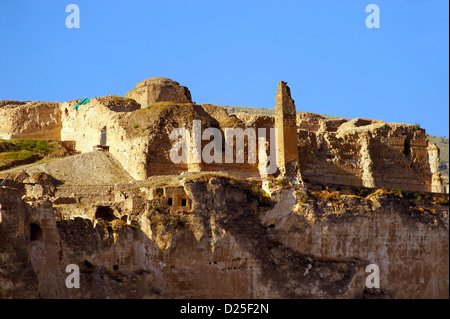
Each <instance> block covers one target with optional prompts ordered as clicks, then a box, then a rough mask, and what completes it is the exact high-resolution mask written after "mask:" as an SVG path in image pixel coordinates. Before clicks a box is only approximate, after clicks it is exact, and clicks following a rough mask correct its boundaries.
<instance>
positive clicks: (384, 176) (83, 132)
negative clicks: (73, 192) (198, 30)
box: [0, 77, 443, 192]
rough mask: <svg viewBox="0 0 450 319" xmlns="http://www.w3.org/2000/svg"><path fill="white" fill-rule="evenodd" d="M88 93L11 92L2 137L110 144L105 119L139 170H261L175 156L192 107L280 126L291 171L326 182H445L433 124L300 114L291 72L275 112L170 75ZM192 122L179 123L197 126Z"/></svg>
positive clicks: (216, 123)
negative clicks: (194, 89) (243, 107)
mask: <svg viewBox="0 0 450 319" xmlns="http://www.w3.org/2000/svg"><path fill="white" fill-rule="evenodd" d="M78 102H79V100H75V101H68V102H64V103H56V102H16V101H3V102H1V103H2V107H1V108H0V138H3V139H12V138H36V139H57V140H62V141H66V142H68V143H72V145H73V146H74V148H75V149H76V150H77V151H80V152H91V151H92V150H93V147H95V146H97V145H99V144H100V130H101V127H106V136H107V137H106V141H105V143H106V145H105V146H108V148H109V152H110V153H111V155H113V156H114V157H115V158H116V159H117V160H118V161H119V162H120V164H121V165H122V166H123V167H124V168H125V169H126V171H127V172H128V173H129V174H130V175H131V176H132V177H133V178H135V179H137V180H145V179H147V178H148V177H150V176H153V175H165V174H180V173H182V172H198V171H224V172H228V173H229V174H230V175H233V176H237V177H242V178H246V177H258V176H260V173H259V170H258V165H257V164H252V163H247V162H246V163H234V164H230V163H225V161H222V163H211V164H206V163H199V164H195V163H180V164H174V163H172V161H171V160H170V156H169V150H170V148H171V146H172V145H173V144H174V141H171V140H170V139H169V135H170V130H169V129H173V128H174V127H175V126H174V125H173V124H175V123H176V121H177V117H179V114H180V115H181V114H182V113H186V112H190V113H191V114H190V118H189V119H201V120H202V127H207V126H208V125H209V126H213V127H218V128H220V129H221V130H222V131H223V129H224V128H226V127H228V126H231V127H243V128H246V127H253V128H255V129H259V128H266V129H269V128H271V127H276V128H278V132H280V133H279V134H278V137H277V138H278V140H277V142H278V143H277V145H278V149H277V150H276V151H277V161H278V163H277V165H278V168H279V170H280V173H281V174H282V175H286V174H287V175H288V176H290V175H298V177H299V178H300V180H302V179H305V180H310V181H316V182H321V183H325V184H329V183H334V184H343V185H351V186H365V187H371V188H380V187H385V188H399V189H404V190H409V191H425V192H443V185H442V180H441V177H440V172H439V149H438V148H437V146H436V145H435V144H432V143H430V142H429V141H428V140H427V137H426V134H425V130H424V129H421V128H418V127H416V126H414V125H407V124H396V123H385V122H383V121H377V120H370V119H362V118H357V119H353V120H343V119H340V120H327V119H325V118H323V117H321V116H319V115H317V114H311V113H300V114H296V109H295V104H294V101H293V100H292V98H291V94H290V89H289V87H288V86H287V85H286V83H285V82H280V83H279V84H278V91H277V94H276V106H275V117H274V118H273V117H267V116H248V115H245V114H242V115H241V114H237V115H228V114H227V113H226V111H224V110H223V109H222V108H221V107H220V106H214V105H197V104H195V103H193V102H192V98H191V94H190V91H189V89H188V88H186V87H184V86H180V85H179V84H178V83H177V82H175V81H172V80H170V79H167V78H161V77H156V78H150V79H147V80H144V81H142V82H140V83H138V84H137V86H136V88H135V89H132V90H131V91H129V92H128V93H127V94H126V98H118V97H101V98H94V99H91V101H90V103H88V104H86V105H82V106H80V108H79V109H78V110H74V106H75V105H76V104H77V103H78ZM175 108H177V110H175ZM178 108H181V109H180V110H178ZM155 115H156V116H155ZM157 115H159V116H160V117H166V118H157ZM136 117H143V119H142V118H141V119H136ZM186 119H188V118H186ZM138 122H142V124H138ZM163 122H164V125H161V124H162V123H163ZM191 123H192V121H190V123H189V122H183V121H181V122H180V123H178V124H179V127H188V126H189V125H191ZM267 136H269V131H267ZM207 142H208V141H203V142H202V143H204V144H206V143H207ZM222 145H224V143H222Z"/></svg>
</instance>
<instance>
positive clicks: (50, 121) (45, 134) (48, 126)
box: [0, 101, 61, 140]
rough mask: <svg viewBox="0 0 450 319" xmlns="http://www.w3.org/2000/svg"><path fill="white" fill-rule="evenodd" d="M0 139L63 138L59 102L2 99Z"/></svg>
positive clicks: (0, 107) (0, 103)
mask: <svg viewBox="0 0 450 319" xmlns="http://www.w3.org/2000/svg"><path fill="white" fill-rule="evenodd" d="M0 105H1V106H0V139H12V138H35V139H49V140H51V139H53V140H59V139H60V138H61V112H60V110H59V107H58V105H59V103H56V102H37V101H27V102H18V101H0Z"/></svg>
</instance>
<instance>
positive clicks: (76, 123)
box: [61, 99, 147, 179]
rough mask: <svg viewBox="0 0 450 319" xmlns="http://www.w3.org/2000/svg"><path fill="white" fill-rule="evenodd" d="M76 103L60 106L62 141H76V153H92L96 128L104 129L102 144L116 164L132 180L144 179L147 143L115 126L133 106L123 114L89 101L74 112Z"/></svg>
mask: <svg viewBox="0 0 450 319" xmlns="http://www.w3.org/2000/svg"><path fill="white" fill-rule="evenodd" d="M77 103H78V101H69V102H64V103H61V114H62V115H61V116H62V130H61V139H62V140H72V141H75V142H76V150H77V151H80V152H83V153H84V152H92V151H93V147H94V146H97V145H99V144H100V129H101V127H102V126H106V130H107V133H106V145H107V146H109V152H110V153H111V154H112V155H113V156H114V157H115V158H116V159H117V160H118V161H119V163H120V164H121V165H122V166H123V167H124V168H125V170H126V171H127V172H128V173H129V174H130V175H131V176H132V177H133V178H135V179H145V177H146V175H145V164H144V163H145V154H146V145H147V141H146V140H145V139H144V138H139V137H135V136H132V137H131V136H130V135H129V134H128V132H127V130H126V128H124V127H122V126H121V125H120V124H119V119H120V117H121V116H124V114H126V113H128V112H131V111H133V110H136V109H137V108H138V107H137V106H136V105H133V106H132V107H130V108H129V109H127V110H126V112H116V111H113V110H111V109H110V108H109V107H107V106H106V105H105V104H104V103H102V102H101V101H100V100H98V99H91V102H90V103H88V104H84V105H81V106H80V107H79V109H78V110H74V109H73V108H74V106H75V105H76V104H77Z"/></svg>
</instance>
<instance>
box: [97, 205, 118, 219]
mask: <svg viewBox="0 0 450 319" xmlns="http://www.w3.org/2000/svg"><path fill="white" fill-rule="evenodd" d="M95 218H96V219H97V218H101V219H103V220H104V221H107V222H112V221H113V220H115V219H117V218H116V216H115V215H114V211H113V209H112V208H111V207H109V206H98V207H97V210H96V212H95Z"/></svg>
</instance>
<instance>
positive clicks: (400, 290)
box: [0, 175, 449, 298]
mask: <svg viewBox="0 0 450 319" xmlns="http://www.w3.org/2000/svg"><path fill="white" fill-rule="evenodd" d="M44 180H45V179H43V178H40V179H38V180H37V181H42V182H43V181H44ZM175 180H177V179H175ZM177 181H178V183H179V184H178V185H177V187H176V188H177V191H176V192H177V194H178V193H179V192H183V190H184V193H185V195H183V196H187V197H188V198H189V200H190V203H191V205H190V207H189V209H188V210H184V209H183V207H181V205H180V203H176V204H175V203H174V206H169V205H168V202H167V196H173V194H171V193H167V192H166V193H164V192H158V191H157V189H158V186H157V182H156V181H155V182H154V183H152V184H150V185H148V184H147V186H144V185H145V184H142V185H141V186H139V187H136V185H134V184H130V185H128V186H127V185H122V186H121V187H120V189H119V188H115V189H110V190H109V191H108V192H109V194H112V193H116V195H113V196H112V198H111V196H110V195H107V194H106V193H104V190H101V189H100V188H98V187H97V188H92V187H90V188H89V187H88V188H87V189H86V190H85V192H86V193H88V192H89V193H91V194H92V195H93V197H92V198H91V199H86V200H83V203H81V202H80V203H78V202H76V203H73V202H72V203H60V204H58V205H56V206H53V204H52V202H51V201H49V200H40V199H31V200H27V202H25V201H23V200H22V199H21V196H22V195H21V191H20V190H18V189H17V190H16V189H12V188H1V189H0V202H1V205H2V207H1V209H0V212H1V219H0V221H1V222H0V273H2V276H1V277H0V283H1V284H0V296H1V297H2V298H11V297H13V298H24V297H25V298H36V297H41V298H363V297H364V298H366V297H377V296H376V293H370V292H368V291H367V290H366V287H365V279H366V276H367V273H365V268H366V266H367V265H368V264H370V263H375V264H377V265H378V266H379V267H380V274H381V290H382V292H383V293H382V294H381V295H382V296H381V295H380V296H378V298H381V297H386V296H388V297H390V298H448V295H449V291H448V278H449V272H448V269H449V268H448V260H449V256H448V206H443V205H436V204H432V203H431V202H429V201H417V200H414V199H405V198H403V199H401V198H396V197H389V196H387V195H382V194H374V195H371V196H369V197H367V198H360V197H355V196H346V195H340V194H338V195H334V196H335V197H336V199H335V200H333V201H329V200H327V199H324V198H319V197H314V196H315V195H314V196H313V195H311V194H312V193H306V192H305V191H304V190H302V189H301V188H290V189H282V188H280V187H276V188H274V189H273V193H272V200H273V201H274V205H273V206H270V207H268V206H266V205H265V206H261V205H259V204H258V200H257V199H256V198H255V197H254V196H251V194H252V193H251V190H252V189H253V187H254V186H256V187H258V186H257V185H258V184H257V183H256V182H245V183H244V182H236V181H234V182H233V183H231V182H230V181H231V180H230V179H228V178H224V177H220V176H217V177H216V176H208V175H204V176H203V177H199V178H191V179H189V178H186V179H185V180H182V181H180V180H177ZM311 187H312V186H311ZM66 188H67V187H66ZM312 189H313V188H312ZM71 191H72V192H73V195H72V196H77V194H78V193H79V192H81V191H82V187H80V186H78V189H75V188H73V189H72V190H69V189H66V190H65V193H64V192H63V193H64V194H65V196H66V197H67V198H69V197H71V195H70V192H71ZM155 191H156V192H155ZM58 192H59V190H58V191H57V193H58ZM63 193H60V194H59V195H61V194H63ZM101 194H105V195H101ZM149 194H152V195H151V196H150V197H148V196H149ZM158 194H159V195H158ZM59 195H58V194H56V195H55V196H59ZM95 196H97V197H96V198H95ZM101 196H105V197H104V198H103V203H102V204H101V206H99V202H100V201H101ZM24 198H31V197H30V196H25V197H24ZM130 198H133V201H134V204H133V205H129V204H128V199H130ZM150 198H152V199H150ZM302 198H307V201H306V202H305V201H303V200H301V199H302ZM140 199H141V200H140ZM139 202H140V203H141V204H138V203H139ZM108 205H110V206H108ZM99 207H103V213H102V214H100V213H99ZM108 207H109V209H108ZM177 207H178V208H179V209H178V210H177ZM105 211H106V212H108V211H110V213H108V214H110V215H108V214H106V213H105ZM108 216H109V217H108ZM36 229H38V230H40V232H37V231H36ZM69 264H76V265H78V266H79V268H80V271H81V273H80V288H79V289H68V288H66V286H65V278H66V277H67V276H68V273H66V272H65V269H66V266H67V265H69ZM199 279H201V280H199ZM368 294H369V295H368Z"/></svg>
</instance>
